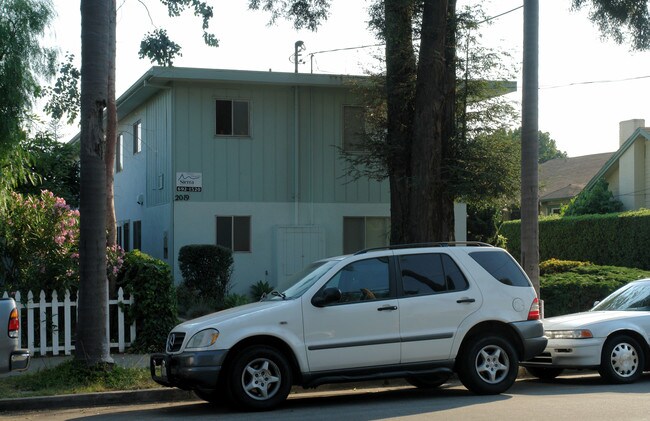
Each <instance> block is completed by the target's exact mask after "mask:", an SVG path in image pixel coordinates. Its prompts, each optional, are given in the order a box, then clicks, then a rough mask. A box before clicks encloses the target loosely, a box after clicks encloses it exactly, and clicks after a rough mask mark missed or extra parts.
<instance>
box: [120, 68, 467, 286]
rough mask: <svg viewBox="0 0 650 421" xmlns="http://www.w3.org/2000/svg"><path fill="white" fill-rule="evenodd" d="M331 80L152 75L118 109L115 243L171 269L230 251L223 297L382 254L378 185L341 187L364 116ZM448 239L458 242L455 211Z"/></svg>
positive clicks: (381, 185) (460, 209)
mask: <svg viewBox="0 0 650 421" xmlns="http://www.w3.org/2000/svg"><path fill="white" fill-rule="evenodd" d="M353 79H354V78H351V77H345V76H334V75H315V74H299V73H277V72H257V71H234V70H217V69H194V68H175V67H171V68H168V67H153V68H151V69H150V70H149V71H147V72H146V73H145V74H144V75H143V76H142V77H141V78H140V79H139V80H138V81H137V82H135V83H134V84H133V85H132V86H131V87H130V88H129V89H128V90H127V91H126V92H125V93H124V94H123V95H122V96H121V97H120V98H119V99H118V121H119V128H118V132H119V136H118V148H117V159H116V174H115V207H116V215H117V220H118V237H119V242H120V244H122V245H123V246H124V247H125V248H126V249H132V248H139V249H141V250H142V251H143V252H145V253H148V254H150V255H152V256H154V257H156V258H160V259H163V260H164V261H166V262H167V263H169V264H170V265H171V266H172V268H174V274H175V279H176V282H180V280H181V276H180V273H179V272H178V269H177V267H178V264H177V258H178V252H179V250H180V248H181V247H183V246H184V245H187V244H219V245H223V246H226V247H229V248H231V249H232V250H233V252H234V255H233V257H234V262H235V264H234V272H233V279H232V284H233V285H234V288H233V290H234V291H235V292H240V293H246V292H248V288H249V285H251V284H253V283H255V282H257V281H259V280H266V281H268V282H269V283H270V284H271V285H276V284H277V282H278V280H282V279H284V278H286V277H288V276H290V275H291V274H293V273H295V272H297V271H298V270H300V269H302V267H304V265H306V264H307V263H309V262H311V261H313V260H316V259H319V258H323V257H326V256H332V255H338V254H344V253H351V252H354V251H356V250H359V249H361V248H364V247H372V246H380V245H385V244H387V243H388V233H389V222H390V205H389V204H390V200H389V187H388V182H387V181H384V182H377V181H373V180H369V179H358V180H353V179H351V178H350V177H348V176H347V175H346V166H347V165H348V164H347V163H346V162H345V160H344V159H342V155H341V149H344V150H349V151H352V152H358V153H363V152H362V151H355V146H356V144H357V142H358V138H357V136H358V135H359V130H360V127H362V125H363V124H364V123H363V109H362V108H361V107H360V106H359V102H358V100H357V99H356V98H355V96H354V94H353V92H352V89H351V86H350V83H349V82H350V81H351V80H353ZM455 216H456V227H455V234H456V238H457V239H458V240H464V239H465V238H466V228H465V207H464V205H462V204H457V205H456V207H455Z"/></svg>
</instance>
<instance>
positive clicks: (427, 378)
mask: <svg viewBox="0 0 650 421" xmlns="http://www.w3.org/2000/svg"><path fill="white" fill-rule="evenodd" d="M449 377H451V375H450V374H429V375H423V376H410V377H407V378H406V381H407V382H409V384H411V385H413V386H415V387H417V388H419V389H435V388H438V387H440V386H442V385H443V384H445V383H447V380H449Z"/></svg>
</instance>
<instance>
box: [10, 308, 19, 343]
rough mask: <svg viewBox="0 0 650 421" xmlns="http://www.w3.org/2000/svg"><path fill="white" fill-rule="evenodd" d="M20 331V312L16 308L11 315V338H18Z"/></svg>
mask: <svg viewBox="0 0 650 421" xmlns="http://www.w3.org/2000/svg"><path fill="white" fill-rule="evenodd" d="M18 329H20V320H19V319H18V310H16V309H15V308H14V309H13V310H11V314H9V337H10V338H17V337H18Z"/></svg>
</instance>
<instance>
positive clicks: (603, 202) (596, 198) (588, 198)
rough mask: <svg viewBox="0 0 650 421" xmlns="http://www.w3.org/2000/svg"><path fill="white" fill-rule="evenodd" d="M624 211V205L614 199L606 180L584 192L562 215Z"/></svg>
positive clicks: (564, 208) (598, 182) (563, 208)
mask: <svg viewBox="0 0 650 421" xmlns="http://www.w3.org/2000/svg"><path fill="white" fill-rule="evenodd" d="M622 210H623V203H622V202H621V201H620V200H618V199H615V198H614V195H613V194H612V192H611V191H609V184H608V183H607V181H605V179H603V178H601V179H599V180H598V181H597V182H596V184H594V185H593V186H592V187H591V188H590V189H589V190H583V191H581V192H580V194H579V195H577V196H576V197H574V198H573V199H571V202H570V203H569V204H568V205H566V206H563V207H562V210H561V212H562V215H566V216H577V215H590V214H597V213H600V214H602V213H613V212H620V211H622Z"/></svg>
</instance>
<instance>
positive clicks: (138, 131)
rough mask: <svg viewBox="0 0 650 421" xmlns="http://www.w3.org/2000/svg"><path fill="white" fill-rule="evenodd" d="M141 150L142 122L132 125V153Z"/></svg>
mask: <svg viewBox="0 0 650 421" xmlns="http://www.w3.org/2000/svg"><path fill="white" fill-rule="evenodd" d="M141 151H142V122H141V121H140V120H138V122H137V123H135V124H134V125H133V155H135V154H137V153H140V152H141Z"/></svg>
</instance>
